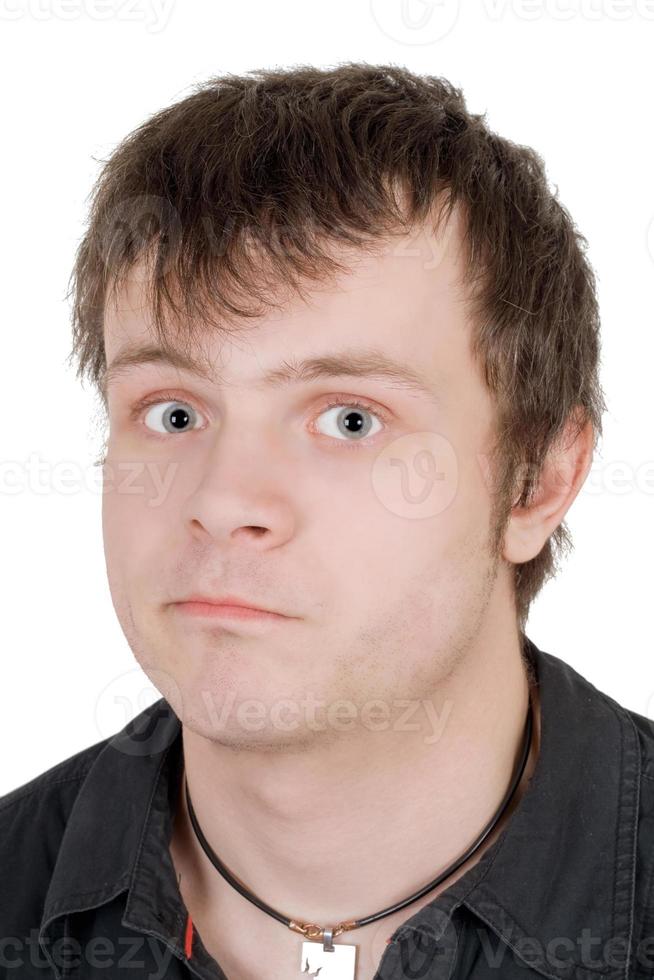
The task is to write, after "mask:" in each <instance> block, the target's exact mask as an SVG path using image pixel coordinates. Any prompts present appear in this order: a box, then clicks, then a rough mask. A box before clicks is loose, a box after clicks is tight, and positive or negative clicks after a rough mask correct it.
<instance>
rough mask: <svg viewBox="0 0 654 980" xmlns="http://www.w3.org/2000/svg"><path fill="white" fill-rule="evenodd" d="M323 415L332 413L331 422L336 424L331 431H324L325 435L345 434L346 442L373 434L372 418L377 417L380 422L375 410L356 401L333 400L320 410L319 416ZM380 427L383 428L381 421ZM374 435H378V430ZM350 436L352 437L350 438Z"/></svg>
mask: <svg viewBox="0 0 654 980" xmlns="http://www.w3.org/2000/svg"><path fill="white" fill-rule="evenodd" d="M322 415H327V416H330V415H331V417H330V419H329V422H330V423H332V424H333V426H334V429H333V430H332V431H331V432H329V431H328V432H323V435H327V436H333V437H334V438H335V439H338V438H340V437H341V436H345V441H346V442H358V441H360V440H361V439H365V438H366V436H369V435H370V434H371V432H370V430H371V428H372V425H373V423H371V422H370V419H376V420H377V422H379V419H378V417H377V415H376V414H375V413H374V412H372V411H370V409H369V408H368V407H367V406H366V405H363V404H362V403H360V402H356V401H354V402H346V401H340V402H333V403H332V404H331V405H329V406H328V407H327V408H326V409H324V410H323V411H322V412H320V415H319V416H318V418H320V416H322ZM379 428H380V429H381V428H383V425H382V424H381V423H379ZM319 431H321V430H319ZM377 431H379V429H378V430H377ZM372 435H376V432H373V433H372ZM349 436H351V437H352V438H348V437H349Z"/></svg>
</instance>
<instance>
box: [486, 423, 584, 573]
mask: <svg viewBox="0 0 654 980" xmlns="http://www.w3.org/2000/svg"><path fill="white" fill-rule="evenodd" d="M577 418H578V417H577V416H576V415H575V414H574V413H572V414H571V416H570V418H569V419H568V422H567V423H566V425H565V428H564V430H563V433H562V434H561V436H560V437H559V438H558V439H557V440H556V442H555V443H553V445H552V446H551V447H550V450H549V452H548V454H547V456H546V459H545V462H544V465H543V468H542V471H541V474H540V477H539V480H538V484H537V486H536V487H535V489H534V490H533V492H532V497H531V501H530V503H529V504H527V505H525V506H516V507H514V508H513V510H512V511H511V515H510V518H509V521H508V524H507V527H506V532H505V535H504V549H503V556H504V558H506V560H507V561H509V562H512V563H513V564H522V563H523V562H526V561H530V560H531V559H532V558H535V557H536V555H537V554H538V553H539V552H540V551H541V549H542V548H543V546H544V544H545V542H546V541H547V539H548V538H549V537H550V535H551V534H552V533H553V531H555V530H556V528H557V527H558V526H559V524H560V523H561V522H562V521H563V519H564V517H565V515H566V513H567V512H568V509H569V508H570V506H571V505H572V502H573V500H574V499H575V497H576V496H577V494H578V493H579V491H580V490H581V487H582V486H583V484H584V482H585V480H586V477H587V476H588V471H589V469H590V467H591V464H592V461H593V448H594V446H593V443H594V430H593V426H592V424H591V422H587V423H586V424H585V425H584V426H583V428H581V429H580V431H578V430H579V423H578V421H577Z"/></svg>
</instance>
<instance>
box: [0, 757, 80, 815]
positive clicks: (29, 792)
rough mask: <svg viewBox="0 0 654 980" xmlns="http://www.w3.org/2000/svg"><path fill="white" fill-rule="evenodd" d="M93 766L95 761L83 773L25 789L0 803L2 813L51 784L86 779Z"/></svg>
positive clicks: (56, 784) (59, 784) (57, 784)
mask: <svg viewBox="0 0 654 980" xmlns="http://www.w3.org/2000/svg"><path fill="white" fill-rule="evenodd" d="M92 766H93V763H91V765H89V767H88V769H85V770H84V772H82V773H78V774H77V775H76V776H65V777H64V778H63V779H53V780H52V781H51V782H47V783H44V784H43V785H42V786H33V787H32V788H31V789H27V790H25V792H24V793H21V794H20V796H14V797H12V799H10V800H6V801H5V802H4V803H3V804H2V805H0V813H4V811H5V810H8V809H9V808H10V807H11V806H13V805H14V803H20V802H21V800H26V799H27V798H28V797H29V796H32V794H33V793H38V792H39V791H43V790H45V789H49V788H50V786H61V785H62V784H63V783H75V782H79V781H80V780H82V779H86V777H87V776H88V774H89V772H90V770H91V768H92ZM37 778H38V777H37Z"/></svg>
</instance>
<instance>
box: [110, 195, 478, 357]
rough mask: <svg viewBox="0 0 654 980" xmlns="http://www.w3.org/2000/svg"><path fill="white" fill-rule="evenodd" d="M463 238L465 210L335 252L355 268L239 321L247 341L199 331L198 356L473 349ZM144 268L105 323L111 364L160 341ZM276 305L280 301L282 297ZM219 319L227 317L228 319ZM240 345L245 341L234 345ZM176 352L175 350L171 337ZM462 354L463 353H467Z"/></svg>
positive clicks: (429, 353)
mask: <svg viewBox="0 0 654 980" xmlns="http://www.w3.org/2000/svg"><path fill="white" fill-rule="evenodd" d="M462 245H463V234H462V223H461V216H460V213H459V212H458V210H457V209H456V208H455V210H454V211H453V213H452V216H451V218H450V221H449V222H448V224H447V225H446V226H444V227H443V228H442V229H440V230H439V231H438V232H435V231H434V230H433V229H432V228H431V227H429V226H428V225H427V224H422V225H419V226H417V227H416V228H415V229H414V230H413V231H412V232H409V233H406V234H402V235H396V236H392V237H388V238H384V239H380V240H378V241H376V242H375V243H374V245H373V250H372V251H361V250H354V249H352V248H349V249H348V248H345V247H343V248H340V247H339V248H336V247H335V248H334V249H333V251H334V253H335V254H336V256H337V258H338V259H339V261H340V262H342V263H343V265H344V266H345V268H346V271H345V272H344V273H342V274H341V273H339V275H338V276H337V277H336V278H333V279H332V280H330V281H329V282H327V281H321V282H316V283H310V284H309V285H308V286H307V285H305V284H303V288H304V290H305V292H304V294H303V297H302V298H300V297H297V296H296V295H295V294H293V295H290V298H288V299H287V300H286V301H284V302H283V303H282V304H281V305H280V306H279V307H278V308H272V307H271V308H270V310H268V311H267V312H265V313H264V314H263V315H262V316H260V317H256V318H253V319H251V320H248V321H247V322H242V323H238V334H237V335H232V334H230V327H229V324H228V323H227V321H225V326H226V329H225V330H224V331H222V330H221V331H212V330H211V329H208V330H202V328H201V327H198V325H197V324H193V350H194V351H195V352H197V354H198V355H199V356H200V357H201V358H204V359H206V361H207V363H208V364H212V363H217V362H219V363H220V364H221V365H223V364H224V363H225V360H224V359H225V357H226V356H229V357H230V358H231V359H233V357H234V353H235V352H234V348H233V347H232V342H233V343H235V344H236V346H237V347H239V348H240V346H241V337H242V335H243V333H245V336H246V346H247V347H249V349H250V350H251V351H254V352H256V355H257V363H258V364H260V365H262V364H263V361H265V360H269V362H270V366H272V365H273V364H274V363H275V361H277V360H279V358H280V357H288V356H290V355H294V354H297V353H299V352H300V351H304V352H305V353H306V352H308V351H309V350H310V349H311V350H313V351H316V352H318V351H319V352H322V353H325V352H327V351H328V350H329V349H330V348H336V347H338V348H343V347H344V346H346V344H347V343H353V342H355V341H358V342H360V343H364V344H368V345H370V344H372V343H374V344H375V346H376V347H378V348H383V349H385V350H387V351H388V352H389V353H395V354H402V355H403V358H404V360H405V361H406V360H412V361H414V362H417V363H422V364H425V363H427V364H428V363H430V361H433V359H434V358H435V357H436V356H438V357H439V359H440V360H442V357H443V353H444V351H449V354H448V356H449V357H450V358H451V356H452V355H453V354H454V353H455V347H454V345H456V344H457V343H458V344H460V345H464V344H465V340H466V336H465V321H466V305H465V301H466V294H465V289H464V286H463V285H462V281H461V280H462V276H463V272H464V260H463V248H462ZM148 285H149V282H148V281H147V280H146V273H145V268H144V266H143V265H142V264H137V265H135V266H134V267H133V268H132V270H131V271H130V275H129V276H128V278H127V280H126V282H125V283H124V284H123V286H122V287H121V288H120V289H119V290H118V291H117V293H116V295H115V301H114V302H108V304H107V308H106V310H105V317H104V341H105V352H106V360H107V364H109V365H110V364H111V363H112V361H113V359H114V358H115V357H116V356H117V355H118V354H120V353H121V352H122V351H124V350H125V348H126V346H128V345H130V346H136V345H139V344H140V345H146V344H148V343H150V344H152V343H156V342H157V338H156V334H155V331H154V328H153V319H152V315H151V311H150V309H149V306H148V302H147V300H148V290H147V289H146V286H148ZM279 295H281V290H280V291H279V293H278V294H277V296H276V297H275V300H276V301H278V296H279ZM219 319H220V317H219ZM235 338H236V339H235ZM170 342H171V344H172V345H173V346H176V344H175V343H174V341H173V340H172V339H171V341H170ZM462 352H463V346H462Z"/></svg>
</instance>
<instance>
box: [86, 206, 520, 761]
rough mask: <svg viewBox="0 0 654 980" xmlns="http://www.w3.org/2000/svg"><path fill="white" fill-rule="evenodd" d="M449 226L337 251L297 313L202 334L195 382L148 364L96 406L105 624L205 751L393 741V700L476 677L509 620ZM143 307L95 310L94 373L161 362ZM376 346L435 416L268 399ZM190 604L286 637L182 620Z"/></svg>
mask: <svg viewBox="0 0 654 980" xmlns="http://www.w3.org/2000/svg"><path fill="white" fill-rule="evenodd" d="M458 222H459V218H458V216H457V214H456V212H455V215H454V217H453V218H452V220H451V222H450V225H449V226H448V229H446V232H445V234H443V235H440V236H438V237H435V236H434V235H433V234H432V233H431V232H429V231H428V230H427V229H426V228H425V229H423V230H422V231H421V233H420V235H416V234H414V235H412V236H411V237H410V238H409V237H407V238H403V239H394V240H392V241H390V240H389V242H388V245H387V247H385V248H384V249H383V250H382V251H380V252H379V254H375V255H372V256H371V255H361V254H359V255H358V256H356V257H355V256H354V255H352V254H351V253H350V255H351V261H350V260H349V267H350V270H351V271H350V272H349V273H348V275H346V276H342V277H340V278H339V280H338V283H337V285H334V286H331V287H329V288H327V287H325V286H321V287H320V288H316V289H315V290H312V292H311V294H310V302H303V301H301V300H300V299H295V300H293V301H292V302H289V303H288V305H287V307H286V308H285V309H284V310H283V312H280V311H275V312H271V313H270V314H266V315H265V316H263V317H261V318H260V319H258V320H256V321H254V322H253V325H252V326H250V327H248V329H247V331H246V332H240V333H239V334H238V335H237V336H236V335H235V336H233V337H231V338H230V337H228V336H226V335H222V336H219V335H218V334H211V333H207V334H205V335H203V340H202V348H201V349H202V352H203V354H204V355H205V357H206V355H207V354H208V355H209V358H210V359H211V363H212V370H211V372H210V376H209V377H208V378H203V377H201V376H200V375H196V374H193V373H191V372H189V371H186V370H182V369H180V368H178V367H173V366H169V365H167V364H165V363H142V364H140V365H138V366H132V367H130V368H129V370H126V371H123V372H121V373H119V374H117V375H116V377H115V378H114V379H113V381H111V383H110V384H109V386H108V390H107V405H108V413H109V422H110V428H109V435H108V443H107V455H106V461H105V493H104V496H103V530H104V541H105V555H106V562H107V571H108V576H109V585H110V589H111V593H112V599H113V602H114V607H115V609H116V613H117V616H118V619H119V621H120V624H121V627H122V629H123V631H124V633H125V636H126V638H127V640H128V642H129V644H130V647H131V649H132V651H133V653H134V655H135V657H136V658H137V660H138V662H139V663H140V665H141V666H142V668H143V670H144V671H145V673H146V674H147V675H148V676H149V677H150V679H151V680H152V682H153V684H154V685H155V687H156V688H157V689H158V690H159V691H160V692H161V693H162V694H163V695H164V696H165V697H166V698H167V699H168V700H169V701H170V703H171V705H172V706H173V708H174V710H175V711H176V713H177V714H178V715H179V717H180V718H182V720H183V721H184V723H185V724H186V725H187V726H188V727H189V728H190V729H192V730H194V731H196V732H197V733H199V734H202V735H205V736H207V737H209V738H212V739H214V740H215V741H217V742H221V743H223V744H226V745H232V746H239V747H249V748H253V749H254V748H257V749H280V748H282V747H284V748H286V749H287V750H288V749H291V748H296V749H300V748H304V747H307V746H308V745H310V744H318V743H320V742H323V743H324V742H325V741H326V740H331V739H333V738H336V737H345V738H351V737H352V734H351V733H352V731H353V730H354V729H357V730H358V731H360V732H362V733H364V732H365V733H370V732H374V730H375V726H376V727H377V729H379V730H382V729H384V728H385V727H386V728H390V727H391V726H392V723H393V720H394V719H395V718H396V717H399V716H401V715H402V714H404V715H406V699H416V701H417V700H419V699H423V698H427V697H429V696H430V695H431V694H433V692H434V691H435V690H437V688H438V686H439V683H442V681H443V680H444V678H446V677H447V676H448V674H449V673H450V672H451V671H452V669H453V668H454V667H455V666H456V665H457V664H458V663H460V662H461V660H462V658H463V657H464V656H466V655H474V652H475V651H479V652H480V655H482V656H483V647H484V636H488V635H489V633H490V628H491V627H490V622H491V620H492V621H493V623H494V624H495V627H494V628H495V629H497V625H496V624H497V614H498V612H499V614H501V615H502V616H504V617H507V616H509V614H510V615H511V616H513V607H512V596H511V592H510V584H509V577H508V566H507V565H505V563H501V564H498V562H497V555H494V554H492V553H491V551H490V550H489V544H490V537H491V523H490V522H491V500H490V496H489V487H488V483H487V474H486V471H485V469H484V465H483V460H484V458H485V455H484V454H486V453H487V452H488V450H489V448H490V440H491V435H492V429H491V426H492V420H493V407H492V404H491V401H490V397H489V394H488V392H487V389H486V387H485V385H484V383H483V381H482V378H481V375H480V373H479V370H478V368H477V366H476V365H475V364H474V362H473V360H472V356H471V353H470V348H469V344H470V339H471V325H470V322H469V321H468V320H467V319H466V308H465V303H464V294H463V292H462V289H461V287H460V286H459V284H458V279H459V277H460V276H461V274H462V271H463V265H462V256H461V255H460V252H459V249H460V243H461V238H460V235H461V228H460V225H459V223H458ZM143 302H144V294H143V293H142V292H141V285H140V282H139V280H138V279H137V278H134V279H132V280H131V281H130V283H129V284H128V286H127V287H126V288H125V289H124V290H123V291H122V292H121V293H120V294H119V298H118V303H117V304H116V305H115V306H110V307H109V308H108V309H107V311H106V317H105V344H106V354H107V363H108V365H110V366H111V363H112V361H113V360H114V358H115V357H116V355H117V354H118V353H119V352H122V351H123V350H124V349H125V348H126V346H127V345H131V344H136V343H147V342H149V343H152V344H154V343H155V342H156V341H155V335H154V333H153V331H152V330H151V327H150V322H151V321H150V320H149V317H148V314H147V311H146V310H145V308H144V306H143ZM372 347H374V348H375V349H376V350H377V351H380V352H382V353H383V354H384V355H385V356H386V357H387V358H388V359H392V360H394V361H397V362H401V363H403V364H404V365H407V366H408V367H410V368H411V369H412V370H413V372H414V373H415V374H416V375H419V376H421V377H422V378H423V379H424V383H425V385H426V386H428V387H429V388H430V390H431V392H432V394H431V395H430V394H429V393H428V392H427V393H424V394H423V393H421V392H419V391H417V390H414V389H409V388H407V387H406V386H403V385H402V384H401V383H399V382H396V381H392V380H389V378H388V377H383V376H373V377H354V376H349V375H348V374H347V373H345V372H343V373H340V374H338V375H337V376H331V377H317V378H313V379H312V380H308V379H306V378H305V379H304V380H299V381H295V382H292V383H288V384H277V385H274V386H269V385H266V384H263V383H262V382H261V381H260V380H259V379H260V377H261V376H263V375H264V374H265V373H266V372H268V371H269V370H271V369H273V368H277V367H279V366H280V365H282V363H283V362H289V361H291V362H293V363H296V362H299V361H301V360H303V359H306V358H314V357H319V356H333V355H335V354H337V353H339V352H343V351H353V350H357V351H358V350H360V349H362V348H366V349H369V348H372ZM346 363H347V364H349V365H352V364H353V363H354V355H350V356H349V357H347V359H346ZM214 369H215V371H214ZM144 398H147V400H148V401H150V402H151V404H149V405H148V406H147V407H143V408H139V403H140V402H142V400H143V399H144ZM357 402H358V403H361V404H362V405H363V407H358V408H357V407H355V406H356V403H357ZM171 403H173V404H171ZM177 403H181V404H179V405H178V404H177ZM353 403H355V405H354V406H353ZM175 409H177V411H175ZM171 420H172V421H171ZM198 593H200V594H203V595H209V596H220V595H221V594H225V593H231V594H237V595H239V596H242V597H244V598H246V599H249V600H250V601H251V602H252V603H253V604H255V605H259V606H262V607H265V608H267V609H272V610H276V611H279V612H282V613H285V614H287V616H288V617H289V618H285V619H276V620H274V621H273V620H267V621H265V622H262V621H257V622H253V621H245V620H235V619H232V620H230V619H227V618H222V619H215V618H207V617H202V616H193V615H190V614H189V613H188V612H185V611H184V608H183V607H181V606H179V605H176V604H175V603H176V602H179V601H180V600H183V599H185V598H188V597H189V596H191V595H193V594H198ZM291 617H292V618H291ZM377 699H379V700H380V701H381V702H382V705H381V706H380V705H379V704H378V703H377ZM245 701H247V702H249V705H243V704H242V702H245ZM342 702H346V705H345V706H343V704H342ZM373 702H375V703H373ZM312 704H313V707H311V705H312ZM239 706H240V707H239Z"/></svg>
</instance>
